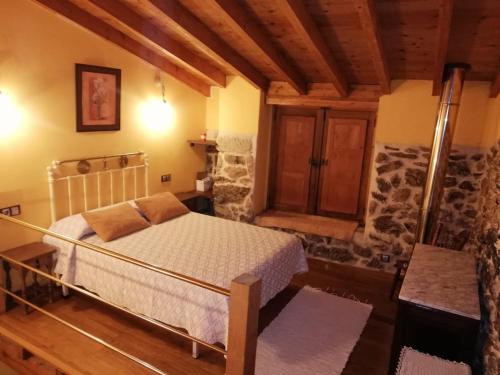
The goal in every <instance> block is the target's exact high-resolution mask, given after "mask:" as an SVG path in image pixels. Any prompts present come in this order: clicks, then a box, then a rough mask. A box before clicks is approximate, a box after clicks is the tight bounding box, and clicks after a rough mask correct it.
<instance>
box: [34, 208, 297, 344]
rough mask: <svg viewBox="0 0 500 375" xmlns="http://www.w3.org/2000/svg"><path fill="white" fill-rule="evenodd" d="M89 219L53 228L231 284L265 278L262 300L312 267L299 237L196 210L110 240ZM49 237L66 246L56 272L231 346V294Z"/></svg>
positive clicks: (223, 284)
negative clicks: (248, 276) (90, 228)
mask: <svg viewBox="0 0 500 375" xmlns="http://www.w3.org/2000/svg"><path fill="white" fill-rule="evenodd" d="M82 220H83V219H82V218H81V216H79V215H76V216H74V217H72V219H69V218H67V219H63V220H62V221H60V222H56V223H55V224H54V225H53V226H52V227H51V230H53V231H55V232H57V233H60V234H64V235H67V236H69V237H72V238H76V239H82V240H84V241H85V242H89V243H93V244H96V245H100V246H103V247H105V248H107V249H110V250H113V251H116V252H119V253H120V254H124V255H127V256H129V257H132V258H135V259H138V260H141V261H144V262H147V263H150V264H153V265H156V266H159V267H163V268H166V269H168V270H172V271H175V272H179V273H181V274H185V275H188V276H192V277H194V278H197V279H200V280H204V281H207V282H209V283H212V284H215V285H218V286H221V287H224V288H228V289H229V288H230V284H231V280H233V279H234V278H236V277H237V276H239V275H241V274H244V273H249V274H252V275H255V276H258V277H260V278H262V299H261V306H264V305H265V304H266V303H267V302H268V301H269V300H270V299H271V298H273V297H274V296H275V295H276V294H277V293H278V292H280V291H281V290H283V289H284V288H285V287H286V286H287V285H288V283H289V282H290V280H291V278H292V276H293V275H294V274H296V273H299V272H305V271H307V262H306V258H305V254H304V250H303V247H302V244H301V242H300V240H299V239H298V238H297V237H294V236H292V235H289V234H286V233H283V232H277V231H273V230H270V229H265V228H260V227H256V226H253V225H248V224H242V223H237V222H234V221H230V220H224V219H219V218H214V217H210V216H206V215H200V214H196V213H189V214H186V215H183V216H181V217H178V218H175V219H172V220H169V221H167V222H165V223H162V224H159V225H152V226H151V227H149V228H147V229H144V230H142V231H139V232H136V233H133V234H131V235H128V236H125V237H122V238H119V239H117V240H114V241H110V242H107V243H103V242H102V240H100V239H99V237H98V236H97V235H95V234H88V232H89V231H88V227H87V228H85V222H84V220H83V221H82ZM44 241H45V242H47V243H51V244H54V245H55V246H56V247H58V249H59V252H58V260H57V264H56V268H55V272H56V273H58V274H61V275H62V278H63V280H65V281H67V282H70V283H72V284H75V285H81V286H83V287H85V288H86V289H88V290H90V291H92V292H95V293H97V294H99V295H100V296H101V297H102V298H104V299H106V300H109V301H112V302H114V303H116V304H118V305H121V306H124V307H126V308H128V309H130V310H132V311H134V312H136V313H140V314H144V315H146V316H148V317H151V318H154V319H157V320H160V321H162V322H164V323H167V324H170V325H173V326H177V327H182V328H185V329H186V330H187V331H188V332H189V334H191V335H193V336H195V337H198V338H200V339H202V340H205V341H207V342H209V343H215V342H220V343H222V344H226V337H227V328H228V327H227V325H228V310H229V308H228V306H229V305H228V302H229V299H228V297H225V296H222V295H220V294H217V293H215V292H211V291H208V290H206V289H203V288H200V287H197V286H194V285H191V284H188V283H185V282H182V281H178V280H175V279H172V278H170V277H168V276H164V275H161V274H159V273H157V272H154V271H150V270H147V269H144V268H141V267H138V266H135V265H132V264H129V263H125V262H123V261H120V260H118V259H115V258H111V257H109V256H106V255H102V254H99V253H96V252H94V251H92V250H89V249H86V248H83V247H75V246H73V245H71V244H67V243H65V242H63V241H60V240H57V239H54V238H53V237H49V236H46V237H45V238H44Z"/></svg>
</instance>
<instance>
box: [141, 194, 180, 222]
mask: <svg viewBox="0 0 500 375" xmlns="http://www.w3.org/2000/svg"><path fill="white" fill-rule="evenodd" d="M135 203H136V204H137V207H139V209H140V210H141V211H142V212H143V213H144V215H146V217H147V218H148V220H149V221H150V222H152V223H153V224H160V223H163V222H164V221H167V220H170V219H173V218H174V217H177V216H181V215H184V214H187V213H188V212H189V208H187V207H186V206H184V205H183V204H182V203H181V201H179V200H178V199H177V198H176V197H175V195H173V194H172V193H169V192H166V193H160V194H155V195H153V196H151V197H145V198H141V199H138V200H136V201H135Z"/></svg>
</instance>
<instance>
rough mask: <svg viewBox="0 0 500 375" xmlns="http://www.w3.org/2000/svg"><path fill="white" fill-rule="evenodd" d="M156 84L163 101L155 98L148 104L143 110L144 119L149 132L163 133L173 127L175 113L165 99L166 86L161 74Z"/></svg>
mask: <svg viewBox="0 0 500 375" xmlns="http://www.w3.org/2000/svg"><path fill="white" fill-rule="evenodd" d="M155 84H156V86H157V87H160V88H161V99H160V98H154V99H151V100H150V101H148V102H146V103H145V104H144V105H143V108H142V118H143V121H144V123H145V125H146V128H147V129H148V130H149V131H151V132H153V133H161V132H164V131H166V130H168V129H170V128H171V127H172V126H173V123H174V121H175V111H174V109H173V107H172V105H171V104H170V103H169V102H168V101H167V100H166V99H165V85H164V84H163V82H162V80H161V77H160V75H159V74H157V75H156V77H155Z"/></svg>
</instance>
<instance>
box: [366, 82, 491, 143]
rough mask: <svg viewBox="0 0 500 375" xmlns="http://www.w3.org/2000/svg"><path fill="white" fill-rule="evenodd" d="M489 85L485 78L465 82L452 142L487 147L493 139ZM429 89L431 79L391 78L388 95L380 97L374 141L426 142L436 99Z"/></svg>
mask: <svg viewBox="0 0 500 375" xmlns="http://www.w3.org/2000/svg"><path fill="white" fill-rule="evenodd" d="M489 89H490V83H489V82H476V81H466V82H465V85H464V90H463V93H462V100H461V104H460V109H459V114H458V120H457V124H456V128H455V134H454V139H453V142H454V144H458V145H467V146H474V147H488V146H489V145H491V143H492V142H493V141H492V139H494V138H495V133H496V128H497V121H496V119H498V111H499V109H498V101H495V100H494V99H490V98H489V97H488V96H489ZM431 91H432V81H419V80H406V81H401V80H400V81H393V82H392V93H391V95H385V96H382V97H381V98H380V105H379V111H378V117H377V128H376V133H375V139H376V141H377V142H381V143H401V144H422V145H429V144H430V143H431V141H432V136H433V133H434V125H435V119H436V110H437V105H438V101H439V98H438V97H437V96H431V95H430V93H431Z"/></svg>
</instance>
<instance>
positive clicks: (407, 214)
mask: <svg viewBox="0 0 500 375" xmlns="http://www.w3.org/2000/svg"><path fill="white" fill-rule="evenodd" d="M429 158H430V149H429V148H427V147H423V146H402V145H384V144H377V145H376V148H375V160H374V170H373V171H372V181H371V186H370V197H369V203H368V215H367V222H366V230H365V238H364V239H365V243H364V245H365V246H366V247H369V248H371V249H372V251H373V252H374V253H375V255H378V254H387V255H390V257H391V263H395V262H396V261H397V260H398V259H408V258H409V256H410V254H411V251H412V249H413V244H414V241H415V232H416V228H417V221H418V211H419V207H420V203H421V199H422V191H423V186H424V183H425V178H426V175H427V165H428V162H429ZM484 168H485V162H484V154H483V153H482V152H481V150H478V149H470V148H464V147H455V148H454V149H453V150H452V151H451V154H450V158H449V161H448V169H447V175H446V181H445V189H444V193H443V200H442V202H441V211H440V216H439V222H440V223H442V224H443V227H442V230H441V232H440V236H439V238H438V245H440V246H445V247H449V248H455V247H457V246H461V245H463V244H464V242H465V241H466V239H467V238H468V236H469V235H470V230H471V227H472V224H473V222H474V218H475V216H476V214H477V201H478V195H479V194H478V191H479V188H478V185H479V181H480V179H481V176H482V173H483V171H484Z"/></svg>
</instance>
